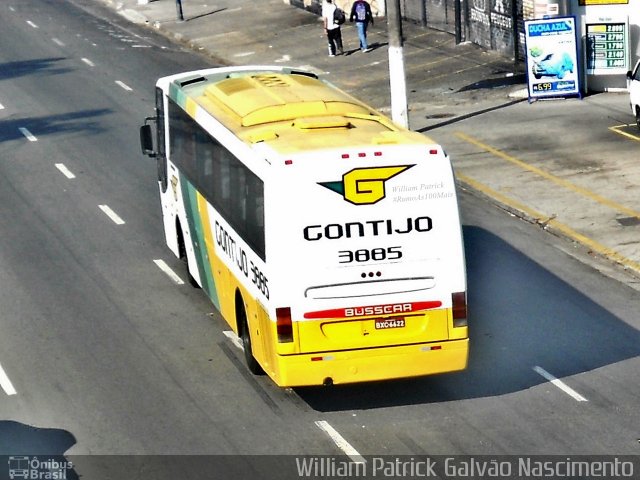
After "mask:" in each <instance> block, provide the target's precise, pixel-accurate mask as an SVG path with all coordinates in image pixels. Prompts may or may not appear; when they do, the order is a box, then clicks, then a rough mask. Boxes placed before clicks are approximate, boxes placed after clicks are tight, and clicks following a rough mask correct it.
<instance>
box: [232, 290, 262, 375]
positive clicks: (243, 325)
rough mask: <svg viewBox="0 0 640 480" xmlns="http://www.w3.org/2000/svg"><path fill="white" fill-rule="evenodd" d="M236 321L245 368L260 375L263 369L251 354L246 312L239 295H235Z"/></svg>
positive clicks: (249, 331)
mask: <svg viewBox="0 0 640 480" xmlns="http://www.w3.org/2000/svg"><path fill="white" fill-rule="evenodd" d="M236 321H237V324H238V328H239V329H240V339H241V340H242V348H243V349H244V361H245V363H246V364H247V368H248V369H249V371H250V372H251V373H253V374H254V375H262V374H263V373H264V370H262V367H261V366H260V364H259V363H258V361H257V360H256V359H255V357H254V356H253V349H252V348H251V330H249V322H248V320H247V313H246V311H245V309H244V304H243V302H242V297H241V296H240V295H237V296H236Z"/></svg>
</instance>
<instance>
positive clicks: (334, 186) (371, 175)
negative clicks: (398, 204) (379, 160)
mask: <svg viewBox="0 0 640 480" xmlns="http://www.w3.org/2000/svg"><path fill="white" fill-rule="evenodd" d="M411 167H413V165H398V166H393V167H370V168H354V169H353V170H350V171H348V172H347V173H345V174H344V175H343V176H342V181H334V182H318V185H322V186H323V187H326V188H328V189H329V190H332V191H334V192H336V193H339V194H340V195H342V196H343V197H344V199H345V200H346V201H347V202H351V203H353V204H355V205H372V204H374V203H376V202H379V201H380V200H382V199H383V198H384V197H385V182H386V181H387V180H389V179H390V178H393V177H395V176H396V175H398V174H400V173H402V172H404V171H405V170H408V169H409V168H411Z"/></svg>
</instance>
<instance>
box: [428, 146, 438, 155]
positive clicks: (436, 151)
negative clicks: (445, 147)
mask: <svg viewBox="0 0 640 480" xmlns="http://www.w3.org/2000/svg"><path fill="white" fill-rule="evenodd" d="M429 154H431V155H437V154H438V149H437V148H432V149H431V150H429Z"/></svg>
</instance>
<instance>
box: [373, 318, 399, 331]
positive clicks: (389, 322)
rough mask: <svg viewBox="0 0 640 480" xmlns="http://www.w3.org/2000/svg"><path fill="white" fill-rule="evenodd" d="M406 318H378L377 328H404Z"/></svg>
mask: <svg viewBox="0 0 640 480" xmlns="http://www.w3.org/2000/svg"><path fill="white" fill-rule="evenodd" d="M404 326H405V322H404V318H387V319H385V320H383V319H379V320H376V330H384V329H386V328H404Z"/></svg>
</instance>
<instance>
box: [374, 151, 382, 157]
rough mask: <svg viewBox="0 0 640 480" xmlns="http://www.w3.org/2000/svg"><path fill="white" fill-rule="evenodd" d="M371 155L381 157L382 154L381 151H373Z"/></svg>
mask: <svg viewBox="0 0 640 480" xmlns="http://www.w3.org/2000/svg"><path fill="white" fill-rule="evenodd" d="M373 156H374V157H381V156H382V152H373Z"/></svg>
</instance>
